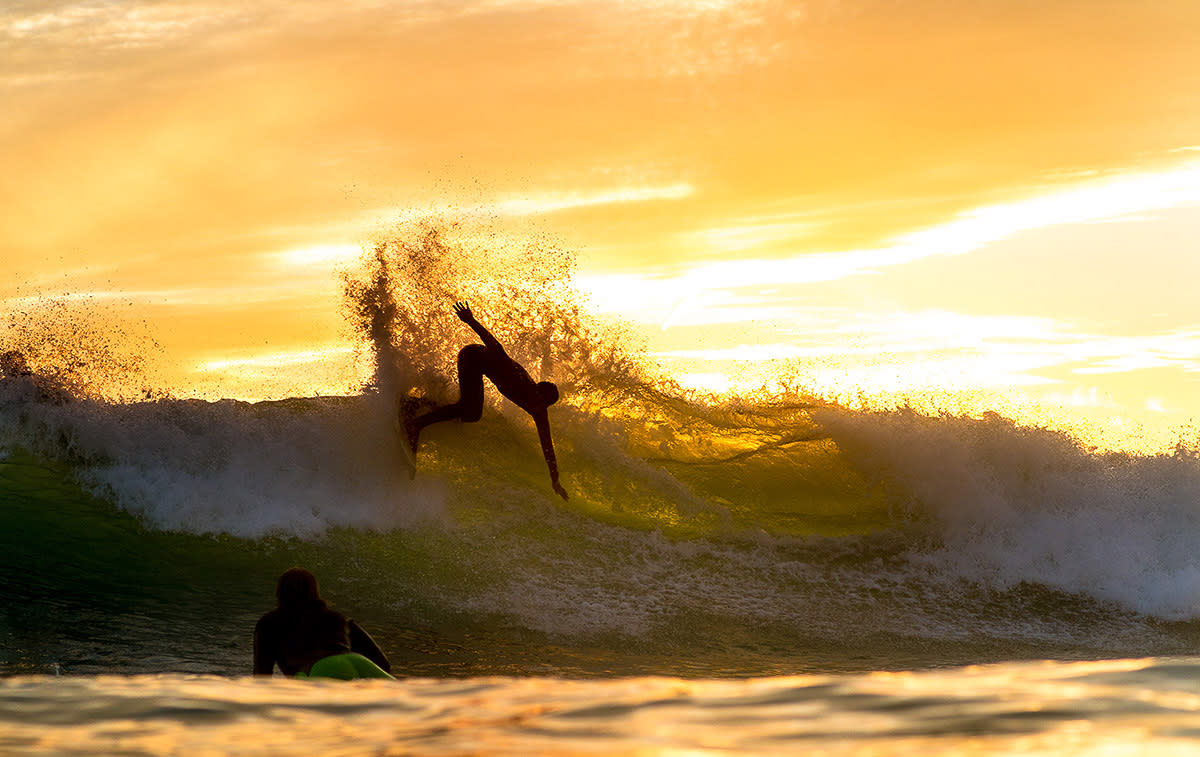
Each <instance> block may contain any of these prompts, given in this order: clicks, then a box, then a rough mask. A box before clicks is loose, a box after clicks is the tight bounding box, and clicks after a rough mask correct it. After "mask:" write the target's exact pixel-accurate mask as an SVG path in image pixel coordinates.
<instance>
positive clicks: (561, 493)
mask: <svg viewBox="0 0 1200 757" xmlns="http://www.w3.org/2000/svg"><path fill="white" fill-rule="evenodd" d="M554 491H555V493H556V494H558V496H560V497H562V498H563V499H564V500H565V499H567V490H566V489H564V488H563V485H562V484H560V483H558V482H557V481H555V482H554Z"/></svg>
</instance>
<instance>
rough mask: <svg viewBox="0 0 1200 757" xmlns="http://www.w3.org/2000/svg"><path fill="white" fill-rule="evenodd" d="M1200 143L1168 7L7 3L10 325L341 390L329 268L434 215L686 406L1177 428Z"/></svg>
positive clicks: (1194, 102) (1184, 385)
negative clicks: (805, 378)
mask: <svg viewBox="0 0 1200 757" xmlns="http://www.w3.org/2000/svg"><path fill="white" fill-rule="evenodd" d="M1197 145H1200V4H1197V3H1195V2H1193V1H1192V0H1148V1H1142V2H1134V1H1133V0H1127V1H1123V2H1117V1H1115V0H1069V1H1060V2H1052V1H1051V2H1037V3H1035V2H1028V1H1027V0H990V1H989V2H964V1H962V0H913V1H911V2H903V3H899V2H891V1H885V0H875V1H863V2H856V1H854V0H842V1H835V0H825V1H822V2H789V3H782V2H768V1H766V0H740V1H739V0H723V1H722V0H709V1H708V2H669V1H666V0H662V1H658V2H634V1H632V0H626V1H619V0H612V1H609V2H602V1H599V0H598V1H596V2H538V1H536V0H490V1H489V0H481V1H479V2H465V1H464V2H432V1H429V2H416V1H414V2H385V3H380V2H355V1H354V0H351V1H349V2H343V3H328V2H289V3H263V2H245V1H244V0H238V1H237V2H233V1H232V0H231V1H230V2H219V1H217V0H196V1H195V2H149V1H134V2H83V3H76V2H57V1H55V0H46V1H44V2H30V3H17V4H15V5H14V4H6V6H5V8H4V9H0V166H3V171H0V256H3V260H4V264H5V269H6V271H7V275H6V276H5V277H4V278H3V280H0V298H3V299H4V300H5V301H6V302H7V303H8V306H9V307H10V308H11V307H14V306H16V305H17V304H19V303H21V302H24V300H16V299H14V298H27V297H31V296H36V295H39V294H56V293H74V294H81V293H100V295H101V296H111V297H113V298H114V301H119V302H122V303H132V305H131V306H130V307H131V308H132V310H131V312H133V313H136V316H137V317H141V318H144V319H145V320H146V322H147V323H149V324H150V328H151V329H152V330H153V331H154V332H155V334H156V336H157V338H158V339H159V340H160V342H161V343H162V344H163V346H164V350H165V351H166V353H167V355H168V356H169V362H170V363H171V364H172V366H173V371H174V373H173V378H172V382H173V383H174V384H175V385H176V387H177V389H178V390H180V391H194V392H198V393H202V394H205V395H206V396H213V395H222V394H224V395H235V396H263V395H266V394H270V393H272V392H275V391H279V389H278V388H276V387H274V386H268V383H269V381H268V380H269V379H270V376H272V375H274V376H279V375H281V374H288V373H289V371H291V372H292V373H293V374H294V373H296V372H297V371H301V372H303V373H304V374H305V375H307V376H310V377H312V376H320V379H319V380H315V379H314V381H315V383H316V384H321V382H325V384H326V385H325V386H320V385H308V386H300V389H302V390H305V391H319V390H322V389H331V388H336V387H334V386H333V384H336V383H337V381H336V380H335V379H334V378H333V376H334V375H335V374H337V370H333V369H332V368H329V366H328V365H326V366H325V367H326V368H329V371H326V372H321V371H316V372H314V370H313V365H314V363H313V361H321V362H323V363H329V362H330V361H336V360H342V361H343V363H344V360H345V359H346V358H345V354H344V352H338V350H344V348H345V335H344V332H343V331H342V330H341V325H340V319H339V316H338V313H337V304H338V303H337V279H336V275H335V273H334V271H335V268H336V266H337V265H338V264H340V263H344V262H345V260H346V259H347V257H348V256H352V254H353V252H354V251H355V250H356V249H358V248H359V247H361V246H362V245H363V244H365V243H367V242H369V241H370V239H371V237H372V235H373V234H374V233H376V232H377V231H378V230H379V228H380V225H381V224H382V223H386V222H388V221H390V220H394V219H395V218H397V217H400V216H402V215H404V214H411V213H413V212H425V211H429V210H438V209H442V210H444V209H446V208H449V207H456V206H457V207H466V208H470V209H472V210H473V211H474V212H477V213H482V214H492V215H495V216H499V217H500V218H501V219H505V220H504V221H503V223H504V224H508V225H510V226H511V228H512V229H513V230H514V233H525V232H530V233H538V234H549V235H552V236H554V237H555V238H556V239H558V240H560V242H561V243H562V244H563V245H564V246H566V247H569V248H571V249H574V250H576V251H577V252H578V254H579V268H580V283H581V286H584V287H586V288H587V289H588V291H590V292H592V293H593V296H594V298H595V303H596V308H597V310H601V311H605V312H608V311H613V312H616V313H617V314H619V315H620V316H621V317H623V318H626V319H629V320H632V321H634V322H635V323H638V324H641V325H643V326H644V327H645V328H646V329H647V330H648V332H647V333H648V334H649V335H650V339H651V349H652V350H653V351H655V352H660V353H669V354H663V355H662V356H661V357H662V358H663V359H664V360H666V361H672V360H678V359H682V358H688V359H690V360H694V361H696V362H694V363H690V364H689V366H688V367H687V368H686V370H688V371H689V372H690V373H694V374H697V375H699V374H718V373H719V374H722V376H724V379H728V378H729V376H730V375H732V374H731V372H733V371H735V370H740V369H742V368H745V367H747V366H758V367H760V368H761V367H762V366H763V364H762V363H761V359H763V358H770V357H777V358H786V359H787V360H789V361H792V363H791V364H792V365H797V364H798V365H801V366H804V367H805V369H806V370H808V371H810V375H811V380H812V381H813V382H814V383H819V384H821V385H822V386H824V387H827V388H828V387H835V389H836V391H839V392H846V391H849V390H850V389H849V388H850V387H855V388H860V389H862V388H865V389H866V391H867V392H868V393H871V392H877V393H880V394H886V393H888V392H905V391H927V390H931V389H932V390H936V389H942V388H951V389H954V390H955V391H960V390H963V389H964V388H969V389H972V390H974V391H977V393H978V392H983V393H985V394H987V396H988V399H987V401H989V402H991V401H993V399H992V397H991V394H990V393H992V392H996V391H1000V392H1001V393H1005V395H1006V397H1008V399H1007V400H1005V401H1010V402H1018V403H1025V404H1026V405H1030V406H1043V407H1045V406H1051V407H1062V406H1064V404H1070V403H1064V402H1063V401H1062V398H1064V397H1066V398H1074V399H1073V400H1072V402H1076V404H1078V405H1079V406H1080V407H1086V408H1090V411H1094V413H1098V415H1097V417H1100V418H1108V417H1110V416H1111V417H1112V418H1115V417H1117V416H1121V417H1124V416H1126V415H1133V416H1139V417H1149V416H1148V415H1147V414H1149V415H1152V416H1154V417H1155V418H1158V416H1162V418H1159V420H1163V419H1165V420H1163V422H1164V423H1166V424H1167V425H1168V426H1171V425H1174V426H1179V425H1182V424H1185V423H1187V422H1188V419H1189V418H1190V417H1191V416H1192V414H1193V412H1194V408H1195V400H1193V399H1192V397H1191V395H1192V394H1196V392H1195V391H1194V390H1195V388H1196V385H1195V382H1194V380H1193V378H1194V376H1195V375H1196V372H1200V306H1198V305H1196V304H1195V302H1194V297H1193V296H1192V291H1191V290H1192V287H1191V283H1192V282H1193V281H1195V280H1196V276H1194V275H1192V274H1195V273H1197V272H1198V271H1197V268H1200V263H1198V262H1197V261H1198V260H1200V256H1197V255H1196V242H1195V240H1196V238H1197V233H1196V232H1197V231H1200V168H1197V166H1200V150H1198V149H1197V148H1196V146H1197ZM297 251H302V252H297ZM305 251H306V252H305ZM635 292H636V293H638V295H639V296H637V297H636V298H632V299H631V298H630V297H629V294H630V293H635ZM664 327H665V328H664ZM322 350H334V352H333V353H332V354H333V355H334V356H337V355H341V356H342V357H330V353H326V352H322ZM713 358H721V359H720V360H718V361H717V362H713V361H712V359H713ZM254 361H258V362H257V363H256V362H254ZM306 361H307V362H306ZM797 361H799V362H798V363H797ZM806 361H807V362H806ZM260 363H261V364H262V365H264V366H265V368H266V374H267V375H266V376H263V375H260V374H259V373H257V372H256V370H257V369H256V367H255V366H256V365H259V364H260ZM340 365H341V368H344V367H345V366H344V364H340ZM724 379H719V378H718V377H716V376H711V375H710V376H708V377H707V379H706V380H708V381H710V382H715V384H714V385H721V383H722V381H723V380H724ZM697 380H700V378H697ZM285 383H286V382H285ZM310 383H312V382H310ZM343 384H344V382H343ZM290 386H292V387H295V386H297V384H296V383H295V380H294V379H293V380H292V384H291V385H290ZM830 391H834V389H830ZM1013 397H1016V399H1015V400H1014V399H1013ZM980 401H982V400H980ZM996 401H1000V400H996ZM1022 412H1032V411H1028V409H1026V410H1023V411H1022ZM1160 425H1161V424H1160Z"/></svg>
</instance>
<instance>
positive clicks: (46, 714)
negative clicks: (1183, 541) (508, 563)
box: [0, 658, 1200, 755]
mask: <svg viewBox="0 0 1200 757" xmlns="http://www.w3.org/2000/svg"><path fill="white" fill-rule="evenodd" d="M1198 751H1200V659H1197V658H1158V659H1141V660H1113V661H1103V662H1086V663H1058V662H1049V661H1044V662H1029V663H1005V664H995V665H985V666H976V667H966V668H954V669H943V670H927V671H918V672H894V673H869V674H855V675H834V676H780V677H773V678H763V679H744V680H712V679H705V680H688V679H679V678H662V677H634V678H619V679H610V680H567V679H560V678H547V677H519V678H512V677H510V678H503V677H488V678H470V679H429V678H420V679H409V680H402V681H399V682H394V683H393V682H350V683H343V682H300V681H291V680H284V679H278V678H277V679H273V680H254V679H251V678H233V679H230V678H220V677H215V676H181V675H152V676H85V677H61V678H54V677H44V676H31V677H14V678H8V679H2V680H0V752H3V753H5V754H28V755H39V754H56V755H71V754H88V755H91V754H121V755H168V754H179V755H184V754H186V755H209V754H211V755H237V754H259V753H271V754H297V755H300V754H306V755H312V754H325V755H358V754H372V755H392V754H396V755H400V754H436V755H445V754H476V753H487V754H512V755H520V754H727V753H730V752H737V753H745V754H778V753H803V754H827V755H878V754H914V755H941V754H944V755H963V754H1012V753H1017V752H1025V753H1036V754H1056V755H1076V754H1079V755H1085V754H1086V755H1091V754H1105V755H1111V754H1147V755H1150V754H1153V755H1169V754H1195V753H1197V752H1198Z"/></svg>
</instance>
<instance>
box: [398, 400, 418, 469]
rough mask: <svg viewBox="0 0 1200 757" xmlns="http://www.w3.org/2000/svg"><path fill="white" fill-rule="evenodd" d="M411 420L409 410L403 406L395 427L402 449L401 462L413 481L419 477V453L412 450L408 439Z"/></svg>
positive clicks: (399, 445)
mask: <svg viewBox="0 0 1200 757" xmlns="http://www.w3.org/2000/svg"><path fill="white" fill-rule="evenodd" d="M409 420H411V416H410V415H409V414H408V408H407V407H405V406H404V405H403V404H402V405H401V406H400V408H399V412H397V413H396V420H395V423H394V424H393V427H394V428H395V429H396V446H397V447H399V448H400V458H401V461H402V462H403V464H404V467H405V468H407V469H408V477H409V478H410V479H413V478H416V477H417V451H416V450H415V449H413V448H412V444H411V443H410V442H409V439H408V422H409Z"/></svg>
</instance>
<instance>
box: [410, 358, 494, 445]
mask: <svg viewBox="0 0 1200 757" xmlns="http://www.w3.org/2000/svg"><path fill="white" fill-rule="evenodd" d="M486 361H487V347H484V346H483V345H482V344H468V345H467V346H466V347H463V348H462V349H461V350H459V352H458V402H455V403H454V404H452V405H442V406H441V407H436V408H434V409H433V410H430V411H429V412H428V413H425V415H422V416H420V417H418V418H416V419H415V420H413V424H412V425H413V427H414V429H415V431H416V432H420V430H421V429H423V428H425V427H426V426H429V425H432V424H434V423H441V422H442V421H449V420H453V419H455V418H458V419H459V420H462V421H464V422H466V423H474V422H475V421H477V420H479V417H480V416H481V415H483V369H484V364H485V363H486Z"/></svg>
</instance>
